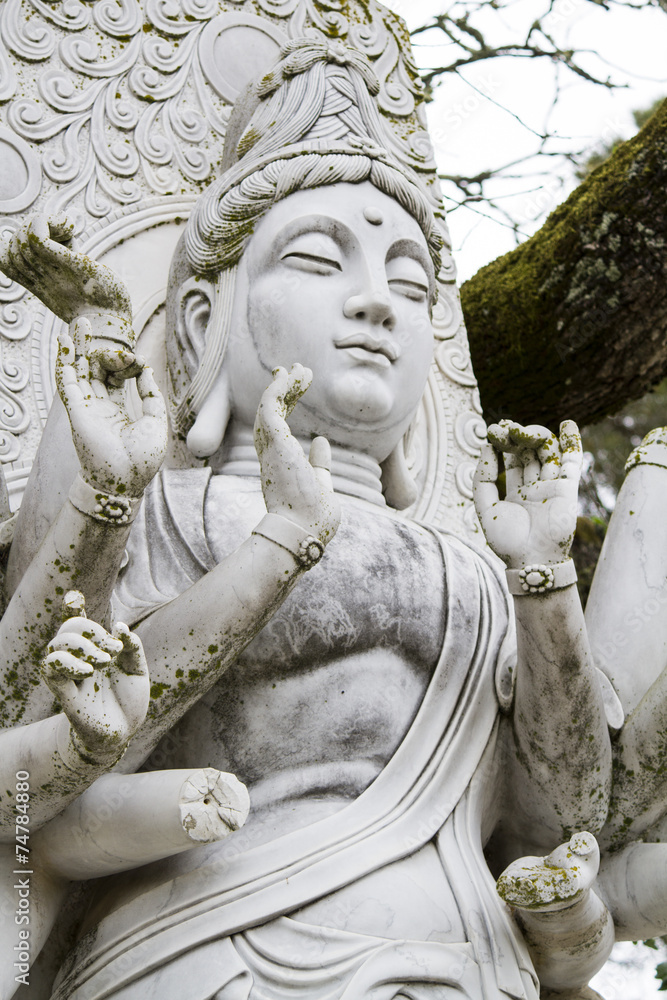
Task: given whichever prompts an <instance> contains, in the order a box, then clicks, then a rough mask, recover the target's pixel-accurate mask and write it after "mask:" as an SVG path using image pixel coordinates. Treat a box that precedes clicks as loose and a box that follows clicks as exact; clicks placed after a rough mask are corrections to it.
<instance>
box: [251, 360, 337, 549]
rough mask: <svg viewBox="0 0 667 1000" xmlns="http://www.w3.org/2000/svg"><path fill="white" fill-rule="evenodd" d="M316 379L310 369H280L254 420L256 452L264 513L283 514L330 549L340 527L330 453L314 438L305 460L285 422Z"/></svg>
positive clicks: (296, 367) (324, 444) (323, 440)
mask: <svg viewBox="0 0 667 1000" xmlns="http://www.w3.org/2000/svg"><path fill="white" fill-rule="evenodd" d="M312 378H313V373H312V372H311V371H310V369H309V368H304V367H303V366H302V365H293V366H292V368H291V369H290V371H289V373H288V372H287V370H286V369H285V368H276V370H275V371H274V373H273V382H272V383H271V385H270V386H269V387H268V389H267V390H266V391H265V393H264V395H263V396H262V399H261V401H260V404H259V409H258V410H257V419H256V420H255V448H256V449H257V455H258V457H259V464H260V467H261V472H262V489H263V491H264V500H265V501H266V509H267V510H268V511H269V513H270V514H281V515H282V516H283V517H286V518H287V519H288V520H290V521H293V522H294V523H295V524H298V525H299V526H300V527H302V528H304V529H305V530H307V531H308V532H309V533H310V534H312V535H315V536H316V537H317V538H319V539H320V541H321V542H322V543H323V544H325V545H326V543H327V542H329V541H330V540H331V538H333V536H334V534H335V533H336V529H337V528H338V525H339V524H340V505H339V503H338V499H337V497H336V494H335V493H334V491H333V486H332V485H331V474H330V472H329V468H330V465H331V449H330V447H329V442H328V441H327V440H326V438H322V437H320V438H315V440H314V441H313V443H312V445H311V448H310V460H309V461H307V460H306V456H305V455H304V453H303V448H302V447H301V445H300V444H299V442H298V441H297V440H296V438H295V437H293V435H292V432H291V431H290V429H289V427H288V425H287V418H288V416H289V415H290V413H291V412H292V410H293V409H294V407H295V406H296V404H297V402H298V401H299V399H300V398H301V396H303V394H304V392H305V391H306V390H307V389H308V387H309V385H310V383H311V381H312Z"/></svg>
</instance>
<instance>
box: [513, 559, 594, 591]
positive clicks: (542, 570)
mask: <svg viewBox="0 0 667 1000" xmlns="http://www.w3.org/2000/svg"><path fill="white" fill-rule="evenodd" d="M506 572H507V586H508V587H509V592H510V594H513V595H514V596H515V597H525V596H526V595H530V594H546V593H548V592H549V591H551V590H564V588H565V587H571V586H572V585H573V584H574V583H576V582H577V571H576V569H575V568H574V563H573V562H572V560H571V559H565V560H564V561H563V562H559V563H551V564H550V565H547V564H546V563H537V564H535V565H532V566H524V567H523V569H508V570H507V571H506Z"/></svg>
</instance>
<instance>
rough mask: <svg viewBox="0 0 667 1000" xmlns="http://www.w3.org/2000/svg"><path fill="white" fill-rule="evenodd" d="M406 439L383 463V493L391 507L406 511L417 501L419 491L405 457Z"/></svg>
mask: <svg viewBox="0 0 667 1000" xmlns="http://www.w3.org/2000/svg"><path fill="white" fill-rule="evenodd" d="M404 441H405V439H404V438H403V439H401V440H400V441H399V442H398V444H397V445H396V447H395V448H394V450H393V451H392V453H391V455H389V457H388V458H386V459H385V460H384V462H383V463H382V492H383V493H384V496H385V500H386V501H387V503H388V504H389V506H390V507H393V508H394V509H395V510H406V509H407V508H408V507H412V505H413V503H414V502H415V500H416V499H417V496H418V490H417V484H416V483H415V481H414V479H413V477H412V473H411V472H410V469H409V468H408V463H407V459H406V457H405V444H404Z"/></svg>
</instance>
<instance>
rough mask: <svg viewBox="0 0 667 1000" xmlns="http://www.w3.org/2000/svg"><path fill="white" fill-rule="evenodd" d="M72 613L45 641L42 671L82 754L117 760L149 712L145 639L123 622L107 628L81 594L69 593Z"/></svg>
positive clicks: (88, 757)
mask: <svg viewBox="0 0 667 1000" xmlns="http://www.w3.org/2000/svg"><path fill="white" fill-rule="evenodd" d="M65 603H66V606H68V608H69V612H70V613H72V612H74V617H71V618H68V619H67V620H66V621H65V622H64V623H63V625H62V626H61V627H60V629H59V630H58V632H57V634H56V635H55V636H54V638H53V639H52V640H51V642H50V643H49V644H48V646H47V655H46V657H45V658H44V661H43V663H42V674H43V677H44V680H45V682H46V684H47V685H48V687H49V689H50V690H51V691H52V692H53V694H54V695H55V696H56V698H57V699H58V700H59V702H60V704H61V705H62V709H63V712H64V713H65V715H66V716H67V718H68V720H69V723H70V726H71V728H72V731H73V734H74V741H75V745H76V746H77V747H78V748H79V751H80V752H81V753H82V754H83V756H84V757H86V758H87V759H90V760H91V761H93V762H96V763H102V764H103V763H107V762H109V761H111V762H113V761H115V760H117V759H118V757H119V756H120V755H121V754H122V752H123V750H124V749H125V747H126V745H127V743H128V742H129V740H130V739H131V738H132V736H134V734H135V733H136V731H137V729H138V728H139V727H140V725H141V724H142V722H143V721H144V719H145V717H146V711H147V709H148V701H149V694H150V682H149V677H148V667H147V665H146V657H145V655H144V650H143V646H142V644H141V640H140V639H139V637H138V636H137V635H135V634H134V633H133V632H130V630H129V628H128V627H127V625H123V624H121V623H120V622H119V623H117V624H116V625H115V626H114V628H113V633H109V632H107V631H106V630H105V629H104V628H102V626H101V625H98V624H97V623H96V622H93V621H91V620H90V619H89V618H86V616H85V610H84V601H83V596H82V595H81V594H78V593H77V592H71V593H70V594H68V595H67V597H66V598H65Z"/></svg>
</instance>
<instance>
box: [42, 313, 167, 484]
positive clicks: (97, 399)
mask: <svg viewBox="0 0 667 1000" xmlns="http://www.w3.org/2000/svg"><path fill="white" fill-rule="evenodd" d="M89 339H90V325H89V323H88V320H87V319H85V318H82V319H79V320H77V321H76V323H75V324H74V339H72V337H70V335H69V333H62V334H61V335H60V337H59V338H58V341H59V347H58V357H57V360H56V385H57V386H58V392H59V393H60V397H61V399H62V401H63V403H64V404H65V408H66V410H67V413H68V415H69V419H70V424H71V425H72V438H73V440H74V446H75V448H76V451H77V454H78V456H79V461H80V462H81V470H82V473H83V477H84V479H86V480H87V482H89V483H90V484H91V485H92V486H93V487H95V488H96V489H100V490H101V491H103V492H105V493H111V494H121V495H124V496H128V497H139V496H141V495H142V493H143V491H144V490H145V488H146V486H147V485H148V484H149V483H150V481H151V480H152V479H153V477H154V476H155V475H156V473H157V472H158V471H159V469H160V466H161V465H162V462H163V461H164V456H165V454H166V451H167V433H168V432H167V413H166V409H165V405H164V400H163V398H162V394H161V392H160V390H159V388H158V386H157V384H156V382H155V379H154V378H153V373H152V371H151V369H150V368H149V367H148V366H147V365H146V364H145V363H144V362H143V361H142V360H141V359H140V358H135V363H136V366H137V368H138V374H137V375H136V384H137V390H138V392H139V397H140V399H141V403H142V408H143V414H142V416H140V417H139V418H138V420H132V419H131V417H130V415H129V412H128V406H127V389H126V385H125V381H123V380H122V379H121V381H120V384H117V382H116V381H115V380H114V379H113V378H107V379H101V378H99V377H97V375H98V374H99V373H97V374H96V373H95V372H94V371H93V370H92V369H91V366H90V364H89V361H88V346H89Z"/></svg>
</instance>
